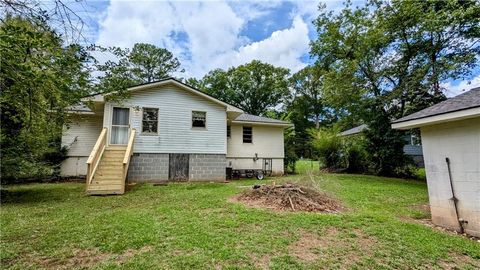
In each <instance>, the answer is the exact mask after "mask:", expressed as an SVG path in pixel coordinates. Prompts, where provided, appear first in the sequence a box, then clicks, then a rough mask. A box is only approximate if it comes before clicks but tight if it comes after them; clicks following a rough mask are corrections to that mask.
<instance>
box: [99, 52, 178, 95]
mask: <svg viewBox="0 0 480 270" xmlns="http://www.w3.org/2000/svg"><path fill="white" fill-rule="evenodd" d="M96 49H97V50H99V51H101V52H107V53H110V54H111V55H113V56H114V57H115V58H116V59H114V60H108V61H106V62H104V63H100V62H97V64H96V67H97V69H98V70H99V71H100V72H101V75H100V76H99V78H98V79H99V84H98V87H99V91H101V92H113V91H120V92H122V90H125V89H126V88H128V87H129V86H132V85H135V84H141V83H149V82H153V81H156V80H161V79H164V78H167V77H169V76H172V73H174V72H176V71H180V72H183V70H180V61H179V60H178V59H177V58H176V57H174V56H173V54H172V53H171V52H170V51H168V50H167V49H164V48H159V47H157V46H155V45H152V44H146V43H136V44H135V45H134V46H133V48H132V49H129V48H125V49H122V48H118V47H111V48H102V47H96Z"/></svg>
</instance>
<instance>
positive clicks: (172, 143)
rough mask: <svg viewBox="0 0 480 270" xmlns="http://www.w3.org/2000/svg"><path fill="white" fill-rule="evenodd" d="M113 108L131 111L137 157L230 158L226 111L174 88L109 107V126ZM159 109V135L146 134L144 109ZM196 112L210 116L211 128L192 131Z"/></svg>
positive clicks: (146, 92) (139, 94) (138, 94)
mask: <svg viewBox="0 0 480 270" xmlns="http://www.w3.org/2000/svg"><path fill="white" fill-rule="evenodd" d="M113 106H121V107H129V108H131V110H130V125H131V127H132V128H135V129H136V130H137V136H136V137H135V145H134V152H136V153H198V154H226V152H227V151H226V117H227V114H226V108H225V107H223V106H221V105H219V104H216V103H213V102H212V101H209V100H207V99H205V98H202V97H200V96H197V95H194V94H192V93H189V92H187V91H185V90H182V89H179V88H177V87H174V86H164V87H162V88H161V89H151V90H142V91H138V92H134V93H132V97H131V98H129V99H128V100H126V101H124V102H123V103H122V104H121V105H114V104H113V103H107V105H106V106H105V126H106V127H108V128H109V130H111V128H110V123H111V117H112V116H111V111H112V108H113ZM144 107H146V108H158V109H159V124H158V132H159V134H158V135H151V134H149V135H147V134H142V108H144ZM192 111H205V112H207V127H206V128H192V122H191V121H192Z"/></svg>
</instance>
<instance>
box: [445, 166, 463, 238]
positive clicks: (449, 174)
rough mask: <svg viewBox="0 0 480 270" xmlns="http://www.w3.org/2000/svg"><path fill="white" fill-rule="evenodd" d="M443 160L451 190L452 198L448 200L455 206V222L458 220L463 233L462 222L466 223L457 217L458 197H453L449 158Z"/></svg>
mask: <svg viewBox="0 0 480 270" xmlns="http://www.w3.org/2000/svg"><path fill="white" fill-rule="evenodd" d="M445 161H446V162H447V169H448V180H450V190H451V191H452V198H451V199H450V200H452V201H453V205H454V206H455V216H456V217H457V222H458V225H459V226H460V233H461V234H463V233H464V228H463V223H466V221H465V220H463V219H461V218H459V216H458V205H457V202H458V199H457V197H455V192H454V189H453V182H452V171H451V169H450V159H449V158H448V157H447V158H445Z"/></svg>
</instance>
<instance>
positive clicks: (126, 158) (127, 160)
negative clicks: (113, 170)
mask: <svg viewBox="0 0 480 270" xmlns="http://www.w3.org/2000/svg"><path fill="white" fill-rule="evenodd" d="M135 132H136V130H135V129H134V128H132V130H130V135H129V137H128V144H127V149H126V151H125V156H124V157H123V180H125V179H126V178H127V172H128V166H129V165H130V157H131V156H132V154H133V143H134V142H135Z"/></svg>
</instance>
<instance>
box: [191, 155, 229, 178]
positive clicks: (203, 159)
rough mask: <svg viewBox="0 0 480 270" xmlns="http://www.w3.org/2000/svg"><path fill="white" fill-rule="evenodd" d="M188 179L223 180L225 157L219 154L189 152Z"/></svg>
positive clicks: (225, 164)
mask: <svg viewBox="0 0 480 270" xmlns="http://www.w3.org/2000/svg"><path fill="white" fill-rule="evenodd" d="M189 164H190V167H189V174H190V179H189V180H190V181H224V180H225V168H226V166H227V159H226V157H225V155H221V154H190V160H189Z"/></svg>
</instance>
